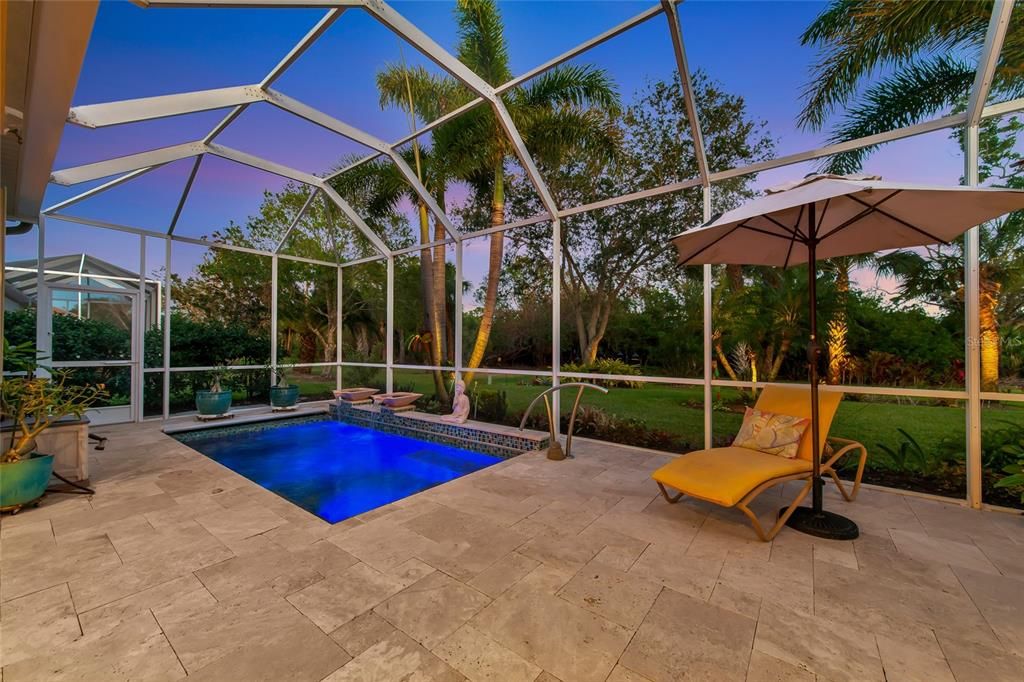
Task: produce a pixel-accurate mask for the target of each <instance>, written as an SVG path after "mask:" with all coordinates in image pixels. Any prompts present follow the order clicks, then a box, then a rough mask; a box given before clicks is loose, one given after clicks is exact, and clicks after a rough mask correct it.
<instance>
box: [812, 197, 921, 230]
mask: <svg viewBox="0 0 1024 682" xmlns="http://www.w3.org/2000/svg"><path fill="white" fill-rule="evenodd" d="M900 191H901V190H896V191H895V192H893V193H892V194H890V195H889V196H887V197H885V198H884V199H882V200H881V201H879V202H878V203H876V204H874V205H872V204H867V203H865V202H863V201H861V202H858V203H860V204H862V205H863V206H867V208H865V209H864V210H863V211H861V212H860V213H858V214H857V215H855V216H853V217H852V218H848V219H847V220H845V221H843V222H842V223H840V224H839V225H838V226H836V227H835V228H833V229H832V230H831V231H830V232H829V233H828V234H826V235H825V236H824V237H821V238H820V239H818V241H819V242H823V241H825V240H826V239H828V238H829V237H832V236H835V235H836V234H837V233H839V232H842V231H843V230H845V229H846V228H848V227H850V226H851V225H854V224H855V223H857V222H859V221H861V220H863V219H864V218H867V217H868V216H869V215H871V214H872V213H881V211H879V210H878V207H879V206H881V205H882V204H884V203H885V202H886V201H889V199H892V198H893V197H894V196H896V195H897V194H899V193H900Z"/></svg>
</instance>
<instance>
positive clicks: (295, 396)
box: [270, 367, 299, 410]
mask: <svg viewBox="0 0 1024 682" xmlns="http://www.w3.org/2000/svg"><path fill="white" fill-rule="evenodd" d="M286 369H287V368H283V367H279V368H278V369H276V370H274V379H275V381H274V385H273V386H271V387H270V406H271V407H273V408H274V409H275V410H288V409H291V408H293V407H295V404H296V403H297V402H299V385H298V384H293V383H290V382H289V381H288V375H287V373H286Z"/></svg>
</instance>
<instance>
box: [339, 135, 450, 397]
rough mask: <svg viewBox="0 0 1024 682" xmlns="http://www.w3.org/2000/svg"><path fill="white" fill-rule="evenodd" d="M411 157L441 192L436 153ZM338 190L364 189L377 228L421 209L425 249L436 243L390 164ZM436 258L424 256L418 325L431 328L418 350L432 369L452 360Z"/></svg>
mask: <svg viewBox="0 0 1024 682" xmlns="http://www.w3.org/2000/svg"><path fill="white" fill-rule="evenodd" d="M406 156H409V157H411V158H408V159H406V160H407V161H411V162H412V163H414V164H415V170H416V172H417V174H418V176H419V178H420V181H421V182H422V183H423V184H424V185H425V186H427V187H428V191H429V188H431V187H434V186H436V184H437V182H438V181H437V180H435V176H436V173H432V172H429V170H427V169H433V168H434V167H435V166H439V165H440V164H439V162H438V161H437V160H436V158H435V157H434V156H433V155H432V154H431V153H430V150H429V149H421V148H420V147H419V146H418V145H417V146H416V147H415V148H414V149H413V150H412V151H411V152H409V153H408V154H407V155H406ZM428 178H429V179H428ZM441 182H443V181H441ZM334 185H335V189H337V190H338V191H339V192H340V193H342V194H343V195H349V194H351V193H352V192H353V191H354V190H355V189H356V188H362V191H363V193H364V194H366V195H368V196H369V200H368V201H366V202H364V212H365V214H366V217H368V218H369V219H370V220H371V222H378V221H382V220H387V219H393V218H395V217H397V216H398V215H399V206H400V204H401V203H402V201H403V200H407V201H409V202H411V203H413V204H414V205H417V207H418V219H419V239H420V243H421V244H426V243H429V242H430V240H431V236H430V216H429V213H428V212H427V206H426V204H425V203H424V202H423V200H422V198H421V197H420V196H419V194H417V193H416V192H415V191H414V190H413V188H412V186H411V185H409V183H408V182H407V181H406V180H405V178H404V177H403V176H402V174H401V173H400V172H399V171H398V168H397V167H396V166H395V165H394V164H393V163H391V162H390V161H371V162H368V163H364V164H362V165H360V166H357V167H356V168H354V169H352V170H350V171H348V172H346V173H344V174H342V175H341V176H339V177H338V178H336V179H335V181H334ZM435 194H439V195H440V199H439V202H438V203H439V204H440V205H443V192H440V193H438V192H435ZM435 227H436V231H437V233H436V235H435V239H443V238H444V237H445V231H444V225H443V224H441V223H440V222H437V224H436V226H435ZM431 256H432V254H431V251H430V249H421V250H420V287H419V289H420V295H421V297H422V302H423V319H422V320H420V321H417V324H418V325H421V326H420V327H419V328H420V329H424V328H425V329H426V330H427V331H426V332H425V333H420V334H416V335H415V339H416V344H417V345H422V346H423V347H424V349H425V350H426V351H427V352H428V354H429V357H430V364H432V365H434V366H440V365H443V364H444V362H445V360H446V355H445V353H444V346H443V344H444V339H445V337H446V331H447V330H446V327H447V324H446V323H447V315H446V297H445V280H444V277H445V258H444V246H443V245H442V246H441V247H440V253H437V252H436V251H435V253H434V254H433V257H431ZM438 269H439V270H440V282H439V283H438V282H437V279H438V273H437V270H438ZM438 288H439V289H440V291H439V292H438V290H437V289H438ZM403 350H404V347H403ZM433 375H434V388H435V391H436V393H437V397H438V400H439V401H440V402H441V403H442V404H443V403H447V402H448V400H449V396H448V387H447V384H446V382H445V378H444V376H443V374H442V372H441V370H439V369H435V370H433Z"/></svg>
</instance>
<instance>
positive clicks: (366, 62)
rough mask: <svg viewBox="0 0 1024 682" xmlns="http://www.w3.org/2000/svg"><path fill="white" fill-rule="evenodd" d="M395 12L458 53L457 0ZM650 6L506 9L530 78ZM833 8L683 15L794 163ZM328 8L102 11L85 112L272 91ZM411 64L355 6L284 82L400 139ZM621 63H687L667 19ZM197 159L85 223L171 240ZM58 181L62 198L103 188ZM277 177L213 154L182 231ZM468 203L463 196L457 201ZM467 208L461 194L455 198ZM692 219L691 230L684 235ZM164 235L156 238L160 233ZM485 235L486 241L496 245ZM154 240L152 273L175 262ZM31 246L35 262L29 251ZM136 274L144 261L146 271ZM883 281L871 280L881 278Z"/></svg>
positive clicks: (131, 258)
mask: <svg viewBox="0 0 1024 682" xmlns="http://www.w3.org/2000/svg"><path fill="white" fill-rule="evenodd" d="M392 4H393V6H394V8H395V9H396V10H397V11H399V12H400V13H402V14H404V15H405V16H406V17H407V18H409V19H410V20H412V21H414V22H416V23H417V24H418V25H419V26H420V27H421V28H422V29H423V30H424V31H425V32H426V33H427V34H429V35H430V36H431V37H432V38H434V39H435V40H436V41H437V42H439V43H440V44H441V45H442V46H443V47H445V48H446V49H448V50H450V51H453V52H454V51H455V43H456V39H457V36H456V33H455V24H454V21H453V19H452V3H451V2H441V1H424V2H394V3H392ZM651 4H652V1H651V0H648V1H646V2H621V1H609V2H593V1H585V0H581V1H578V2H554V1H543V2H538V1H523V2H502V3H501V4H500V7H501V10H502V13H503V16H504V18H505V22H506V35H507V37H508V40H509V44H510V58H511V62H512V69H513V72H514V73H522V72H524V71H526V70H528V69H530V68H531V67H533V66H535V65H537V64H540V63H542V62H544V61H546V60H548V59H550V58H551V57H554V56H556V55H558V54H560V53H561V52H563V51H565V50H567V49H569V48H571V47H572V46H574V45H576V44H578V43H580V42H582V41H584V40H586V39H588V38H590V37H592V36H594V35H597V34H599V33H601V32H602V31H604V30H607V29H608V28H610V27H612V26H614V25H616V24H617V23H619V22H621V21H623V20H625V19H627V18H629V17H631V16H633V15H635V14H638V13H639V12H641V11H643V10H645V9H646V8H648V7H649V6H651ZM823 7H824V4H823V3H816V2H714V1H703V2H702V1H701V0H688V1H687V2H685V3H684V4H682V5H681V6H680V15H681V20H682V26H683V33H684V39H685V41H686V48H687V52H688V56H689V60H690V66H691V68H692V69H693V70H703V71H705V72H706V73H708V74H709V75H710V76H711V77H712V78H713V79H715V80H717V81H718V82H719V83H720V84H721V85H722V86H723V87H724V88H725V89H726V90H727V91H729V92H731V93H735V94H740V95H743V96H744V98H745V99H746V103H747V106H748V110H749V113H750V115H751V116H752V117H754V118H756V119H760V120H764V121H765V122H766V123H767V126H768V130H769V131H770V132H771V134H773V135H774V136H775V137H776V138H777V140H778V145H777V154H778V155H784V154H790V153H794V152H798V151H802V150H804V149H808V148H814V147H817V146H820V145H821V144H823V142H824V139H825V137H826V136H827V135H826V133H825V132H818V133H815V132H807V131H801V130H799V129H798V128H797V127H796V123H795V121H796V117H797V114H798V112H799V110H800V107H801V97H800V95H801V91H802V89H803V88H804V86H805V85H806V83H807V82H808V80H809V77H810V76H809V73H810V72H809V68H810V65H811V64H812V62H813V60H814V56H815V55H814V51H813V50H811V49H809V48H804V47H801V46H800V44H799V35H800V33H801V31H802V30H803V29H804V28H806V26H807V25H808V24H809V23H810V22H811V21H812V20H813V18H814V17H815V16H816V14H817V13H818V12H820V11H821V10H822V8H823ZM322 15H323V11H322V10H309V9H294V10H291V9H289V10H282V9H262V10H252V9H215V10H211V9H148V10H147V9H142V8H140V7H138V6H136V5H133V4H131V3H128V2H123V1H121V0H114V1H104V2H102V3H101V6H100V10H99V14H98V17H97V20H96V24H95V28H94V32H93V36H92V39H91V41H90V44H89V49H88V53H87V56H86V60H85V65H84V68H83V71H82V74H81V77H80V79H79V83H78V88H77V91H76V94H75V98H74V104H93V103H99V102H106V101H111V100H118V99H126V98H133V97H144V96H151V95H160V94H169V93H177V92H185V91H191V90H203V89H208V88H216V87H225V86H230V85H243V84H249V83H255V82H258V81H259V80H260V79H261V78H262V77H263V75H265V73H266V72H267V71H269V70H270V69H271V68H272V67H273V66H274V65H275V64H276V63H277V62H278V61H279V59H280V58H281V57H282V56H283V55H284V54H285V53H286V52H287V51H288V50H289V49H290V47H291V46H292V45H293V44H294V43H295V42H296V41H297V40H298V39H299V38H301V37H302V35H303V34H305V33H306V32H307V31H308V30H309V29H310V28H311V27H312V26H313V25H314V24H315V23H316V22H317V20H318V19H319V18H320V17H321V16H322ZM403 58H404V60H405V61H406V62H408V63H409V64H421V65H423V66H425V67H426V68H428V69H429V70H430V71H432V72H434V73H440V70H439V69H438V67H436V66H435V65H433V64H432V63H431V62H429V61H428V60H426V59H425V58H424V57H423V56H422V55H420V54H419V53H418V52H416V51H415V50H414V49H413V48H411V47H409V46H408V45H404V46H403V45H402V43H401V41H400V39H399V38H397V37H396V36H395V35H394V34H392V33H391V32H390V31H388V30H387V29H386V28H385V27H383V26H381V25H379V24H378V23H377V22H376V21H375V20H373V19H372V18H371V17H370V16H369V15H367V14H365V13H363V12H362V11H360V10H349V11H347V12H346V13H345V14H344V15H343V16H342V17H341V18H340V19H339V20H338V21H337V22H336V23H335V24H334V25H333V26H332V27H331V29H330V30H329V31H328V32H327V33H326V34H325V35H324V36H323V37H322V38H321V39H320V40H319V41H318V43H317V44H316V45H315V46H314V47H313V48H312V49H311V50H309V51H308V52H307V53H306V54H305V55H303V57H302V58H301V59H300V60H299V61H298V62H297V63H296V64H295V65H293V66H292V67H291V68H290V69H289V70H288V71H287V73H286V74H285V76H284V77H282V78H281V79H280V80H279V81H278V82H277V83H276V84H275V86H274V87H275V88H276V89H278V90H280V91H281V92H283V93H285V94H287V95H290V96H292V97H295V98H297V99H299V100H302V101H304V102H306V103H307V104H310V105H312V106H314V107H316V108H318V109H321V110H323V111H325V112H327V113H329V114H331V115H333V116H335V117H337V118H340V119H342V120H344V121H345V122H347V123H350V124H352V125H355V126H357V127H359V128H363V129H365V130H366V131H368V132H370V133H372V134H374V135H377V136H378V137H381V138H384V139H385V140H388V141H393V140H395V139H398V138H400V137H402V136H403V135H405V134H407V133H408V131H409V125H408V121H407V119H406V117H405V116H404V115H403V114H401V113H400V112H397V111H394V110H388V111H382V110H381V108H380V105H379V102H378V98H377V92H376V88H375V85H374V77H375V74H376V72H377V71H378V70H379V69H380V68H381V67H382V66H384V65H385V64H387V63H394V62H399V61H401V60H402V59H403ZM575 61H576V62H580V63H593V64H595V65H597V66H600V67H603V68H605V69H607V70H608V71H609V72H610V74H611V75H612V76H613V78H614V79H615V80H616V82H617V83H618V85H619V89H620V92H621V94H622V97H623V100H624V101H625V102H626V103H629V102H630V101H631V100H632V98H633V96H634V94H635V93H636V91H637V90H638V89H639V88H641V87H642V85H643V84H644V83H645V82H646V81H649V80H657V79H668V78H670V77H671V76H672V72H673V69H674V68H675V64H674V60H673V57H672V49H671V43H670V40H669V35H668V28H667V23H666V21H665V18H664V17H661V16H659V17H655V18H654V19H651V20H649V21H647V22H646V23H644V24H642V25H640V26H638V27H636V28H634V29H633V30H631V31H629V32H628V33H626V34H624V35H622V36H619V37H617V38H615V39H613V40H611V41H610V42H608V43H605V44H604V45H602V46H600V47H599V48H597V49H595V50H593V51H592V52H590V53H588V54H585V55H583V56H582V57H579V58H577V59H576V60H575ZM224 113H225V112H224V111H215V112H204V113H201V114H193V115H189V116H184V117H178V118H171V119H163V120H158V121H151V122H147V123H139V124H130V125H126V126H119V127H114V128H108V129H104V130H87V129H83V128H78V127H75V126H70V125H69V126H67V128H66V130H65V134H64V139H63V141H62V144H61V147H60V151H59V153H58V156H57V161H56V164H55V167H56V168H58V169H60V168H64V167H68V166H74V165H78V164H82V163H89V162H93V161H98V160H102V159H105V158H110V157H114V156H119V155H123V154H130V153H134V152H139V151H143V150H146V149H151V148H156V147H161V146H166V145H170V144H176V143H180V142H186V141H191V140H195V139H199V138H202V137H203V136H204V135H205V134H206V132H208V131H209V129H210V128H212V127H213V126H214V125H215V124H216V123H217V121H219V120H220V118H221V117H222V116H223V115H224ZM218 142H220V143H221V144H224V145H227V146H231V147H235V148H237V149H241V150H243V151H247V152H250V153H253V154H257V155H259V156H263V157H265V158H267V159H270V160H273V161H277V162H280V163H285V164H287V165H290V166H293V167H295V168H298V169H301V170H304V171H308V172H312V173H318V174H319V173H324V172H326V171H328V170H329V169H331V168H332V167H334V166H336V165H337V164H339V163H340V162H341V161H342V160H343V159H345V158H347V157H350V156H353V155H361V154H362V153H363V152H364V151H365V150H364V149H363V148H362V147H361V146H360V145H358V144H356V143H352V142H348V141H346V140H344V139H342V138H340V137H338V136H336V135H333V134H331V133H328V132H326V131H324V130H323V129H320V128H318V127H316V126H314V125H312V124H309V123H306V122H304V121H301V120H299V119H297V118H295V117H292V116H290V115H288V114H285V113H283V112H281V111H278V110H276V109H274V108H273V107H271V106H269V105H260V106H254V107H250V108H249V109H248V110H247V111H246V112H245V113H244V114H243V115H242V116H241V117H240V118H239V119H238V120H237V122H236V123H235V124H233V125H232V126H231V127H230V128H229V129H228V131H227V132H225V133H224V134H222V135H221V136H220V137H219V138H218ZM962 166H963V161H962V159H961V155H960V152H959V149H958V148H957V146H956V144H955V143H953V142H952V141H951V140H950V139H949V133H948V131H940V132H937V133H932V134H929V135H925V136H921V137H918V138H914V139H910V140H905V141H901V142H898V143H893V144H890V145H888V146H886V147H884V148H883V149H881V150H879V151H878V152H876V153H875V154H874V155H873V156H872V157H871V158H870V160H869V162H868V164H867V167H866V169H865V170H866V171H868V172H875V173H878V174H880V175H882V176H884V177H885V178H886V179H888V180H904V181H910V182H923V183H936V184H956V183H958V182H959V178H960V175H961V170H962ZM190 167H191V160H183V161H179V162H176V163H173V164H170V165H168V166H165V167H164V168H161V169H159V170H157V171H154V172H152V173H150V174H148V175H146V176H143V177H142V178H140V179H138V180H134V181H132V182H130V183H127V184H125V185H123V186H121V187H119V188H117V189H114V190H111V191H110V192H107V193H105V194H104V195H101V196H98V197H95V198H92V199H89V200H87V201H85V202H83V203H81V204H78V205H77V206H74V207H73V208H72V209H69V211H68V212H69V213H71V214H73V215H78V216H83V217H89V218H96V219H101V220H106V221H109V222H114V223H121V224H127V225H135V226H139V227H143V228H146V229H152V230H158V231H165V230H166V229H167V225H168V222H169V220H170V218H171V214H172V213H173V210H174V206H175V204H176V202H177V200H178V197H179V195H180V193H181V189H182V187H183V185H184V182H185V178H186V177H187V174H188V171H189V169H190ZM810 170H812V166H811V164H801V165H799V166H792V167H788V168H782V169H776V170H774V171H771V172H768V173H764V174H762V176H761V177H759V178H758V181H757V184H758V186H761V187H764V186H771V185H774V184H778V183H780V182H784V181H787V180H790V179H792V178H794V177H799V176H802V175H804V174H805V173H807V172H809V171H810ZM100 182H101V181H97V182H95V183H87V184H83V185H78V186H75V187H70V188H66V187H59V186H55V185H54V186H51V188H50V190H49V191H48V193H47V197H46V205H49V204H52V203H54V202H56V201H60V200H62V199H64V198H67V197H69V196H72V195H74V194H77V193H79V192H81V191H83V190H85V189H87V188H89V187H91V186H95V185H96V184H100ZM282 185H283V181H282V180H280V179H279V178H276V177H274V176H271V175H268V174H265V173H262V172H260V171H256V170H253V169H250V168H247V167H244V166H240V165H237V164H233V163H231V162H228V161H224V160H221V159H216V158H208V159H206V160H204V162H203V165H202V169H201V171H200V173H199V176H198V178H197V180H196V184H195V185H194V187H193V190H192V192H191V195H190V197H189V201H188V203H187V204H186V207H185V210H184V212H183V214H182V217H181V220H180V222H179V226H178V230H177V233H179V234H183V235H187V236H196V237H197V236H201V235H208V234H210V233H211V232H213V231H214V230H217V229H219V228H222V227H223V226H225V225H226V224H227V223H228V222H229V221H231V220H233V221H235V222H238V223H244V222H245V219H246V217H247V216H248V215H250V214H251V213H253V212H254V211H255V209H256V207H257V206H258V204H259V201H260V199H261V196H262V193H263V191H264V190H265V189H269V190H277V189H280V188H281V187H282ZM453 194H454V195H458V193H457V192H455V193H453ZM455 198H456V199H458V196H456V197H455ZM685 227H687V226H683V225H681V226H680V229H683V228H685ZM48 228H49V230H50V233H49V235H50V239H49V240H48V243H49V248H48V255H57V254H61V253H75V252H80V251H83V250H88V251H90V252H91V253H93V254H95V255H96V256H98V257H100V258H103V259H105V260H110V261H112V262H115V263H118V264H120V265H123V266H124V267H129V268H131V269H135V268H137V267H138V252H139V247H138V240H137V239H136V238H134V237H131V236H128V235H125V234H123V233H109V234H108V233H105V232H100V233H97V231H94V230H89V229H87V228H83V227H80V226H73V225H68V224H61V223H59V222H57V221H53V220H51V221H48ZM15 241H16V242H17V243H12V244H11V245H10V247H9V248H10V251H11V252H10V256H9V257H10V258H11V259H18V258H29V257H33V256H34V253H31V245H30V244H29V242H28V241H26V242H24V244H25V246H23V245H22V244H23V242H21V241H19V240H15ZM150 241H152V240H150ZM482 241H483V240H477V242H482ZM160 247H161V248H160V249H158V248H157V245H155V244H154V245H150V246H149V247H148V248H147V251H150V252H153V255H152V256H147V260H149V261H150V263H149V264H148V265H147V270H151V265H152V262H153V260H155V259H156V257H157V256H158V255H159V254H160V253H161V249H162V245H160ZM483 248H484V245H483V244H473V245H472V246H471V247H470V248H469V249H468V250H467V256H466V269H467V274H468V275H469V276H470V277H471V278H472V279H474V280H477V279H478V278H479V276H480V274H481V272H482V270H481V268H482V266H483V262H484V261H485V259H486V253H485V252H484V251H483ZM26 249H28V250H29V253H25V250H26ZM201 254H202V250H201V249H189V248H181V249H179V247H178V246H177V245H176V246H175V258H174V261H175V266H174V267H175V270H181V271H187V270H188V269H190V268H191V266H192V265H194V263H195V262H196V260H197V259H198V258H200V257H201ZM133 266H134V267H133ZM866 283H867V282H865V284H866Z"/></svg>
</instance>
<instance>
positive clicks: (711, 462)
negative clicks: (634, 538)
mask: <svg viewBox="0 0 1024 682" xmlns="http://www.w3.org/2000/svg"><path fill="white" fill-rule="evenodd" d="M842 399H843V394H842V393H841V392H839V391H833V390H820V391H818V411H819V417H820V422H819V423H820V425H821V426H820V429H819V437H820V439H821V442H820V445H821V452H822V453H823V459H824V458H825V457H828V459H827V460H826V461H823V462H822V464H821V474H822V475H823V476H824V475H826V474H828V475H829V476H831V477H832V479H833V480H834V481H836V484H837V485H838V486H839V489H840V491H841V492H842V494H843V497H844V498H846V499H847V500H852V499H853V498H854V497H856V495H857V491H858V490H859V489H860V477H861V474H862V473H863V472H864V463H865V461H866V459H867V450H866V449H865V448H864V446H863V445H861V444H860V443H856V442H855V441H845V440H844V441H839V442H838V443H837V444H838V445H840V446H841V447H840V448H839V449H838V450H835V449H834V448H831V447H830V446H829V445H828V431H829V427H830V426H831V425H832V418H833V417H835V414H836V409H837V408H838V407H839V402H840V401H841V400H842ZM755 407H756V408H757V409H759V410H762V411H764V412H775V413H777V414H787V415H792V416H796V417H806V418H808V419H810V417H811V391H810V388H809V387H804V386H766V387H764V389H762V391H761V396H760V397H759V398H758V399H757V404H756V405H755ZM836 440H837V441H838V439H836ZM858 448H859V449H860V450H861V458H860V466H859V467H858V469H857V476H856V479H855V483H854V487H853V494H852V496H848V495H847V493H846V489H845V488H843V486H842V484H840V483H839V480H838V476H837V475H836V473H835V471H834V470H833V468H832V467H833V465H834V464H835V463H836V461H838V460H839V459H840V458H841V457H843V456H845V455H846V454H848V453H850V452H853V451H854V450H856V449H858ZM811 457H812V447H811V429H810V428H809V427H808V429H807V431H806V432H805V433H804V436H803V439H802V440H801V442H800V448H799V450H798V451H797V456H796V457H795V458H793V459H787V458H785V457H780V456H778V455H770V454H768V453H765V452H758V451H756V450H748V449H747V448H738V447H731V446H730V447H724V448H712V449H710V450H699V451H697V452H691V453H688V454H685V455H681V456H680V457H677V458H676V459H675V460H673V461H672V462H669V463H668V464H666V465H665V466H663V467H661V468H660V469H658V470H657V471H655V472H654V473H653V474H651V478H653V479H654V480H655V481H657V483H658V487H659V488H660V489H661V494H662V495H664V496H665V499H666V500H668V501H669V502H670V503H675V502H678V501H679V498H681V497H682V496H683V495H689V496H690V497H695V498H697V499H699V500H704V501H706V502H712V503H714V504H718V505H721V506H723V507H736V508H737V509H739V510H740V511H741V512H743V513H744V514H746V516H747V518H748V519H750V522H751V524H753V526H754V532H755V533H757V537H759V538H760V539H761V540H763V541H765V542H767V541H768V540H771V539H772V538H774V537H775V536H776V535H777V534H778V532H779V531H780V530H781V529H782V526H783V525H785V523H786V520H787V519H788V518H789V516H790V514H792V511H793V510H794V509H796V507H797V506H799V504H800V503H801V502H802V501H803V499H804V497H806V496H807V493H808V492H810V490H811ZM799 480H803V481H806V484H805V485H804V486H803V487H802V488H801V489H800V492H799V493H798V494H797V496H796V498H794V500H793V501H792V502H791V503H790V505H789V509H788V510H787V511H786V512H785V513H783V514H782V515H781V516H780V517H779V519H778V520H777V521H776V523H775V525H774V526H772V528H771V529H770V530H769V531H768V532H765V530H764V528H762V527H761V523H760V522H759V521H758V519H757V515H756V514H755V513H754V512H752V511H751V510H750V508H749V506H748V505H749V504H750V503H751V502H752V501H753V500H754V499H755V498H756V497H757V496H758V495H760V494H761V493H762V492H764V491H765V490H767V489H768V488H771V487H774V486H776V485H778V484H780V483H785V482H787V481H799ZM666 488H672V489H674V490H677V491H679V493H678V494H677V495H675V496H671V495H669V493H668V490H667V489H666Z"/></svg>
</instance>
